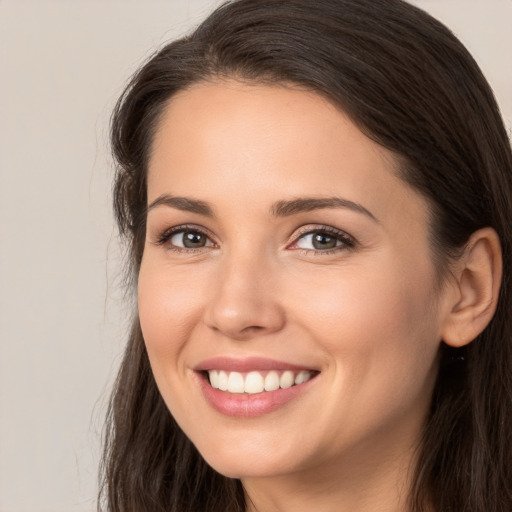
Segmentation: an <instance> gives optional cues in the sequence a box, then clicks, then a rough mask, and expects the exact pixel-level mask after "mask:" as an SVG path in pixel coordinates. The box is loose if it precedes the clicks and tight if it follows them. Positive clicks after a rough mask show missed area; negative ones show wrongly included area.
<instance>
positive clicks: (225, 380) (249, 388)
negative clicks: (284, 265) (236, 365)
mask: <svg viewBox="0 0 512 512" xmlns="http://www.w3.org/2000/svg"><path fill="white" fill-rule="evenodd" d="M208 376H209V378H210V384H211V386H212V388H215V389H220V390H221V391H227V392H229V393H238V394H241V393H248V394H256V393H262V392H263V391H275V390H277V389H279V388H281V389H288V388H290V387H292V386H293V385H297V384H302V383H304V382H306V381H308V380H309V379H310V378H311V376H312V375H311V372H309V371H307V370H303V371H301V372H299V373H297V374H295V373H294V372H292V371H290V370H286V371H284V372H283V373H282V374H281V376H279V373H278V372H277V371H274V370H271V371H269V372H268V373H267V374H266V375H265V377H264V376H263V375H262V374H261V373H260V372H257V371H252V372H249V373H247V374H242V373H240V372H226V371H224V370H208Z"/></svg>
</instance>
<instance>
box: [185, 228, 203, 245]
mask: <svg viewBox="0 0 512 512" xmlns="http://www.w3.org/2000/svg"><path fill="white" fill-rule="evenodd" d="M205 243H206V240H205V237H204V235H202V234H201V233H194V232H188V233H185V234H184V235H183V245H184V246H185V247H188V248H190V249H193V248H196V247H204V245H205Z"/></svg>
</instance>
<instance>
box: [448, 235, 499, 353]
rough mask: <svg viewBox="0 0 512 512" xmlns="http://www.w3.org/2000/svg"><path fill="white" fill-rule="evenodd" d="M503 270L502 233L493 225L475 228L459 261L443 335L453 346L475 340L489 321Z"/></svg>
mask: <svg viewBox="0 0 512 512" xmlns="http://www.w3.org/2000/svg"><path fill="white" fill-rule="evenodd" d="M502 271H503V263H502V255H501V245H500V240H499V237H498V235H497V233H496V231H494V229H492V228H483V229H479V230H478V231H475V232H474V233H473V234H472V235H471V237H470V239H469V241H468V243H467V245H466V248H465V250H464V254H463V255H462V256H461V258H460V260H458V261H457V263H456V264H455V272H454V273H453V276H454V279H455V281H453V282H451V283H450V285H449V287H450V288H452V287H453V288H452V290H453V292H454V293H450V294H449V296H450V301H451V303H449V304H448V305H447V306H448V308H447V315H446V317H445V321H444V322H443V326H442V333H441V334H442V339H443V341H444V342H445V343H446V344H447V345H450V346H452V347H462V346H463V345H467V344H468V343H470V342H471V341H473V340H474V339H475V338H476V337H477V336H478V335H479V334H480V333H481V332H482V331H483V330H484V329H485V328H486V327H487V325H488V324H489V322H490V321H491V319H492V317H493V315H494V312H495V311H496V306H497V304H498V295H499V291H500V285H501V277H502Z"/></svg>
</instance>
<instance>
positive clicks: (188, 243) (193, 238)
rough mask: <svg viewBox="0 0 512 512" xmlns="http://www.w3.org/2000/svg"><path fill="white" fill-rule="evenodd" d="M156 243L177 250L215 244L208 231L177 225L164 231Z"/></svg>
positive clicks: (200, 247)
mask: <svg viewBox="0 0 512 512" xmlns="http://www.w3.org/2000/svg"><path fill="white" fill-rule="evenodd" d="M155 243H156V245H165V246H167V247H168V248H169V249H172V250H175V251H188V250H192V251H193V250H194V249H202V248H204V247H214V246H215V244H214V243H213V242H212V240H211V238H210V237H209V236H208V235H207V234H206V233H204V232H203V231H201V230H199V229H196V228H192V227H187V226H176V227H173V228H171V229H168V230H166V231H164V232H163V233H162V234H161V235H160V236H159V237H158V239H157V240H156V242H155Z"/></svg>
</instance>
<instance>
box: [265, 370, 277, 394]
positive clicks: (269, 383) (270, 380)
mask: <svg viewBox="0 0 512 512" xmlns="http://www.w3.org/2000/svg"><path fill="white" fill-rule="evenodd" d="M276 389H279V374H278V373H277V372H275V371H271V372H268V373H267V376H266V377H265V391H275V390H276Z"/></svg>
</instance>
